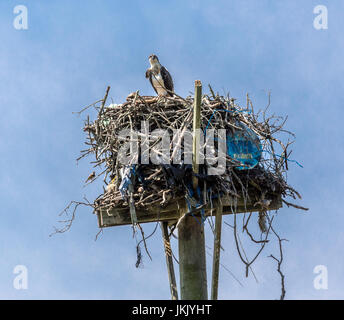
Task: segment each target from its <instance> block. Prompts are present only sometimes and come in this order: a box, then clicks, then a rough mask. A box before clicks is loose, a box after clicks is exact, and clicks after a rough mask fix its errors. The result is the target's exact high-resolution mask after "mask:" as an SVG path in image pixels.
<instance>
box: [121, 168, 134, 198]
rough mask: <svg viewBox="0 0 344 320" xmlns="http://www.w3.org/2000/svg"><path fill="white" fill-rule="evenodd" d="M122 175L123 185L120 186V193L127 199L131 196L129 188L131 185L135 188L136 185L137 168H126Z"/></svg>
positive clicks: (123, 169) (122, 170)
mask: <svg viewBox="0 0 344 320" xmlns="http://www.w3.org/2000/svg"><path fill="white" fill-rule="evenodd" d="M120 174H121V178H122V181H121V184H120V186H119V191H120V193H121V195H122V198H123V199H124V198H126V197H127V196H128V195H129V193H128V192H129V187H130V185H132V186H133V184H134V179H135V176H136V166H135V165H131V166H126V167H124V168H122V169H121V170H120Z"/></svg>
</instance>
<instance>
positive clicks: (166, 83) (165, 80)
mask: <svg viewBox="0 0 344 320" xmlns="http://www.w3.org/2000/svg"><path fill="white" fill-rule="evenodd" d="M148 59H149V63H150V65H151V67H150V68H149V69H148V70H147V71H146V78H148V79H149V81H150V83H151V85H152V87H153V89H154V90H155V92H156V93H157V95H159V96H167V95H169V96H173V91H174V88H173V80H172V77H171V75H170V73H169V72H168V70H167V69H166V68H165V67H164V66H162V65H161V64H160V62H159V59H158V57H157V56H156V55H155V54H152V55H150V56H149V58H148Z"/></svg>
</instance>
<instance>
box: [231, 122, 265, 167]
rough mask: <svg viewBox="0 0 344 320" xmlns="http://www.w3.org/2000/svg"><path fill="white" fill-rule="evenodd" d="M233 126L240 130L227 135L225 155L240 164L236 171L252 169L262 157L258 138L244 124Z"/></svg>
mask: <svg viewBox="0 0 344 320" xmlns="http://www.w3.org/2000/svg"><path fill="white" fill-rule="evenodd" d="M235 125H236V126H238V127H240V128H242V130H235V131H234V132H233V133H230V132H228V133H227V137H226V140H227V154H228V155H229V156H230V157H231V158H232V159H235V160H237V161H239V162H240V163H241V164H242V166H238V167H236V169H238V170H248V169H252V168H254V167H255V166H256V165H257V164H258V163H259V161H260V159H261V156H262V145H261V143H260V140H259V137H258V135H257V134H255V133H254V132H253V131H252V130H251V129H250V128H248V127H247V126H245V125H244V124H242V123H240V122H237V123H236V124H235Z"/></svg>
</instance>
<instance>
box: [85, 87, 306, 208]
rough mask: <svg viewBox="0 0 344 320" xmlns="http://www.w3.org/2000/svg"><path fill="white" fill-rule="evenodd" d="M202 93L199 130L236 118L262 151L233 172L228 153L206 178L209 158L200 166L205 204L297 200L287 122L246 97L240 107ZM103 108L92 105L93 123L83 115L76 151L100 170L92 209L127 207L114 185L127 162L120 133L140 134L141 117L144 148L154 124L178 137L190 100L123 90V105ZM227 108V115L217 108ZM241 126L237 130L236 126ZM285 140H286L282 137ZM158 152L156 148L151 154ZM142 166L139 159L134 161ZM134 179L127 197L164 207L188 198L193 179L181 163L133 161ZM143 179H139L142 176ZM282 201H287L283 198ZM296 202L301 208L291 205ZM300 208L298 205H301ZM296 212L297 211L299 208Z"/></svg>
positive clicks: (230, 126) (231, 123)
mask: <svg viewBox="0 0 344 320" xmlns="http://www.w3.org/2000/svg"><path fill="white" fill-rule="evenodd" d="M210 90H211V95H206V94H205V95H203V96H202V101H201V130H202V131H203V132H204V131H205V130H209V129H226V130H229V131H230V130H231V131H233V130H238V127H237V124H238V123H241V124H243V125H245V126H246V127H248V128H250V129H251V130H252V131H253V132H254V133H255V134H256V135H257V136H258V137H259V139H260V142H261V145H262V149H263V156H262V158H261V161H260V163H259V164H258V165H257V166H256V167H255V168H253V169H250V170H237V167H238V165H240V163H238V161H237V160H235V159H233V158H230V157H229V156H228V155H227V156H226V171H225V173H224V174H222V175H216V176H209V175H207V161H205V164H203V165H200V171H199V172H200V174H199V175H198V176H197V177H198V181H199V186H200V190H201V194H200V195H199V196H201V197H202V199H203V203H207V202H208V201H211V198H212V196H213V195H224V194H228V195H231V196H234V197H238V198H240V197H245V198H249V197H251V198H252V197H254V199H251V200H253V201H262V200H266V199H267V200H268V196H269V195H280V196H282V197H283V198H286V197H288V196H289V197H292V198H294V199H295V198H296V197H298V198H300V195H299V194H298V192H297V191H295V190H294V189H293V188H292V187H290V186H289V185H288V184H287V182H286V175H285V173H286V171H287V170H288V157H289V155H290V150H288V149H289V146H290V144H291V143H292V141H291V140H290V138H293V136H294V135H293V134H292V133H291V132H288V131H286V130H285V129H284V128H283V126H284V124H285V121H286V119H283V118H281V117H277V116H274V115H273V116H270V117H267V116H266V111H267V109H268V107H269V105H270V96H269V104H268V106H267V108H266V109H265V110H263V111H259V112H257V113H255V111H254V109H253V104H252V102H251V100H250V99H249V97H248V95H247V97H246V98H247V100H246V106H245V107H241V106H239V105H238V104H236V102H235V99H233V98H230V97H229V96H228V95H227V96H220V95H219V94H217V95H215V94H214V93H213V91H212V89H211V88H210ZM104 103H105V101H103V104H102V106H101V107H98V106H97V105H96V104H95V105H93V107H94V108H95V109H96V110H97V113H98V116H97V118H96V119H95V120H94V121H90V119H89V117H88V119H87V121H86V123H85V126H84V131H85V132H86V133H87V140H86V145H87V146H88V148H87V149H86V150H83V151H82V154H81V156H80V158H79V159H81V158H83V157H84V156H86V155H89V154H93V155H94V157H95V161H93V162H92V163H93V164H94V167H95V168H97V169H100V173H99V174H96V175H95V176H94V178H93V179H91V182H93V181H94V180H95V179H96V178H98V177H100V176H102V177H103V180H104V183H105V188H104V193H102V194H101V195H100V196H99V197H98V198H97V199H96V200H95V202H94V209H95V211H98V210H109V209H111V208H113V207H126V206H128V201H129V198H128V197H126V196H123V194H121V192H120V190H119V186H120V183H121V174H120V171H121V169H122V170H123V168H124V167H125V165H123V164H121V163H120V161H119V152H120V150H121V148H122V147H123V145H124V143H128V141H130V138H129V137H128V139H126V140H123V139H120V138H119V133H120V132H121V131H122V130H124V129H127V130H134V131H136V132H139V133H140V132H141V130H142V127H141V126H142V121H148V123H149V134H148V135H145V136H144V135H139V139H141V138H144V139H148V140H146V141H148V142H149V148H150V150H151V151H152V150H153V151H156V149H155V146H156V145H157V143H158V142H159V138H158V139H157V137H156V136H152V135H151V134H150V133H151V132H153V131H154V130H155V129H163V130H168V131H169V132H171V133H172V132H173V130H180V132H181V133H182V134H183V132H185V131H186V130H188V131H191V132H192V129H193V127H192V126H193V105H194V99H193V97H191V96H189V97H187V98H185V99H184V98H182V97H179V96H177V95H175V96H174V97H150V96H148V97H147V96H140V95H139V94H138V92H136V93H133V94H131V95H129V96H128V97H127V99H126V102H124V103H122V104H119V105H115V104H111V105H109V106H104ZM221 110H228V111H230V112H221ZM239 129H240V128H239ZM281 134H284V135H286V136H287V142H285V143H283V142H282V140H281ZM284 140H285V139H284ZM177 144H178V143H177ZM173 147H176V146H175V145H173V144H172V142H171V148H170V150H171V153H170V155H173V154H174V148H173ZM157 152H158V153H159V151H157ZM137 160H138V162H139V163H140V158H139V159H137ZM136 173H137V176H136V179H135V181H133V185H132V189H131V190H130V192H131V197H132V198H131V201H134V203H135V206H136V207H138V208H139V207H141V208H149V206H152V205H158V206H165V205H167V204H168V203H170V202H171V201H174V200H175V199H177V198H184V197H185V196H187V194H188V192H189V191H190V188H189V187H188V186H189V185H190V181H191V180H192V176H193V172H192V168H191V166H190V165H189V166H187V165H182V164H179V165H178V164H173V163H172V165H163V164H152V163H150V164H138V165H136ZM140 177H141V178H140ZM285 203H287V204H288V205H292V204H291V203H289V202H287V201H285ZM296 207H299V206H296ZM299 208H301V207H299ZM301 209H302V208H301Z"/></svg>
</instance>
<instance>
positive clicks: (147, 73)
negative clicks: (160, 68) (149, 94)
mask: <svg viewBox="0 0 344 320" xmlns="http://www.w3.org/2000/svg"><path fill="white" fill-rule="evenodd" d="M152 77H153V73H152V70H151V69H147V71H146V78H148V79H149V82H150V83H151V85H152V87H153V89H154V91H155V92H156V94H158V91H157V90H156V88H155V87H154V85H153V81H152Z"/></svg>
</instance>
